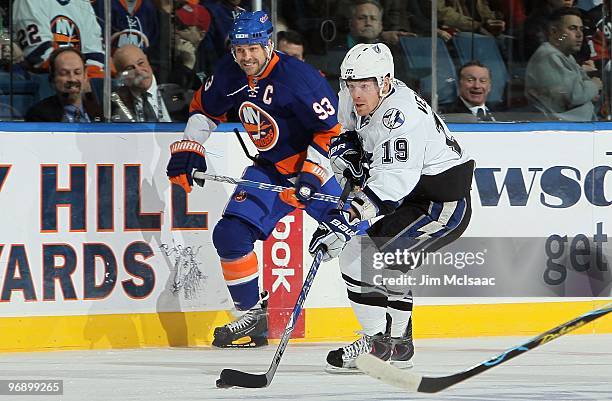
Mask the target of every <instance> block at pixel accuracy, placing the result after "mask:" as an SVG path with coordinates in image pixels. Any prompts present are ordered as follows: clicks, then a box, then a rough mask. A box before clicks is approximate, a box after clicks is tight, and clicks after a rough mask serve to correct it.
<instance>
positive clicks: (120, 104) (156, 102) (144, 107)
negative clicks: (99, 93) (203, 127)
mask: <svg viewBox="0 0 612 401" xmlns="http://www.w3.org/2000/svg"><path fill="white" fill-rule="evenodd" d="M113 63H114V65H115V68H116V69H117V74H118V76H119V77H121V81H122V82H123V86H121V87H119V88H118V89H117V91H116V92H114V94H113V95H112V100H113V104H114V108H113V121H149V122H171V121H172V119H171V117H170V114H169V113H168V108H167V106H166V104H165V101H164V99H163V97H162V93H161V92H160V91H159V88H158V86H157V81H156V79H155V75H153V70H152V69H151V65H150V64H149V60H148V58H147V56H146V55H145V54H144V52H143V51H142V49H140V48H139V47H138V46H135V45H125V46H122V47H120V48H119V49H117V51H115V54H114V55H113ZM118 98H119V99H118ZM185 119H186V118H185Z"/></svg>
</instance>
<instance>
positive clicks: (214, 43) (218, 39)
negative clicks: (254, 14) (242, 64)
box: [200, 0, 251, 58]
mask: <svg viewBox="0 0 612 401" xmlns="http://www.w3.org/2000/svg"><path fill="white" fill-rule="evenodd" d="M201 3H202V5H203V6H205V7H206V8H207V9H208V11H210V14H211V16H212V24H211V27H210V31H209V32H208V34H207V35H206V39H205V40H204V41H203V45H206V46H208V47H209V48H214V51H215V55H216V58H221V57H223V55H225V54H226V53H227V52H228V50H229V48H228V44H227V40H228V37H227V35H228V33H229V31H230V30H231V28H232V26H233V25H234V19H235V18H236V17H237V16H238V14H240V13H241V12H243V11H244V10H245V9H250V7H249V6H250V3H251V2H250V1H248V0H203V1H201ZM200 53H202V52H200ZM202 56H203V55H202Z"/></svg>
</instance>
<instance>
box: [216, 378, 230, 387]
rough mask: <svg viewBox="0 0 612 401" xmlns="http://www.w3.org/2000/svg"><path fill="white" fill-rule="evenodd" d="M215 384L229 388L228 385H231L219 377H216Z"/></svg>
mask: <svg viewBox="0 0 612 401" xmlns="http://www.w3.org/2000/svg"><path fill="white" fill-rule="evenodd" d="M215 384H216V385H217V388H230V387H232V385H231V384H227V383H226V382H224V381H223V380H221V379H217V382H216V383H215Z"/></svg>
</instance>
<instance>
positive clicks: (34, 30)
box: [13, 0, 104, 78]
mask: <svg viewBox="0 0 612 401" xmlns="http://www.w3.org/2000/svg"><path fill="white" fill-rule="evenodd" d="M13 10H14V11H13V18H14V23H15V31H16V33H17V41H18V42H19V46H20V47H21V49H22V50H23V53H24V57H25V59H26V61H27V63H28V64H29V67H30V68H31V69H32V70H34V71H37V72H40V71H46V70H47V69H48V66H49V56H50V54H51V52H52V51H53V49H57V48H59V47H65V46H72V47H75V48H76V49H77V50H78V51H79V52H80V53H81V54H83V56H84V57H85V60H86V61H85V62H86V68H87V75H88V77H89V78H96V77H97V78H102V77H103V67H104V53H103V51H102V33H101V30H100V26H99V25H98V23H97V21H96V14H95V13H94V10H93V7H92V6H91V3H90V2H89V1H70V2H67V1H41V0H15V2H14V3H13Z"/></svg>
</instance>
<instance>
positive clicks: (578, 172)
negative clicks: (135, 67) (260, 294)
mask: <svg viewBox="0 0 612 401" xmlns="http://www.w3.org/2000/svg"><path fill="white" fill-rule="evenodd" d="M25 128H26V125H22V124H11V123H6V124H2V125H0V130H2V131H3V132H1V133H0V210H1V212H0V227H1V228H2V229H1V230H0V272H2V274H1V275H0V279H1V280H2V281H1V283H0V291H1V292H0V316H1V319H0V350H2V351H30V350H48V349H93V348H122V347H138V346H167V345H171V346H181V345H191V346H196V345H207V344H210V342H211V340H212V339H211V333H212V329H213V328H214V327H215V326H217V325H220V324H223V323H225V322H227V321H228V319H229V314H228V313H227V312H226V310H228V309H229V308H230V306H231V301H230V300H229V294H228V292H227V289H226V288H225V285H224V282H223V279H222V275H221V273H220V266H219V262H218V257H217V255H216V252H215V249H214V247H213V244H212V241H211V235H212V229H213V227H214V225H215V223H216V221H218V220H219V218H220V216H221V214H222V212H223V208H224V206H225V203H226V202H227V200H228V199H229V197H230V196H231V195H232V192H233V190H234V187H232V186H231V185H227V184H220V183H214V182H207V183H206V186H205V187H204V189H201V188H199V187H196V188H195V189H194V190H193V191H192V192H191V193H190V194H189V195H187V194H185V193H184V192H183V191H182V190H180V189H179V188H176V187H175V188H171V187H170V185H169V182H168V180H167V178H166V176H165V166H166V163H167V159H168V146H169V144H170V143H172V142H173V141H174V140H177V139H179V138H180V132H181V130H182V126H181V125H178V124H170V125H154V124H150V125H147V124H144V125H143V124H139V125H127V124H126V125H99V124H97V125H96V124H70V125H60V124H50V125H42V124H41V125H36V124H29V125H27V130H26V129H25ZM221 128H222V130H223V131H227V132H216V133H214V134H213V135H212V137H211V139H210V141H209V142H208V143H207V144H206V148H207V152H208V165H209V172H210V173H213V174H221V175H227V176H232V177H239V176H240V174H241V172H242V170H243V169H244V167H245V166H247V165H248V164H247V159H246V158H245V157H244V155H243V153H242V151H241V150H240V147H239V146H238V144H237V141H236V138H235V137H234V134H232V133H231V130H232V129H233V128H234V126H233V125H225V126H222V127H221ZM451 129H452V130H453V132H454V135H455V136H456V137H457V139H458V140H459V142H460V143H461V144H462V146H463V147H464V148H466V149H467V150H468V151H469V152H470V153H471V154H472V155H473V156H474V158H475V159H476V160H477V173H476V178H475V181H474V186H473V189H472V207H473V217H472V221H471V223H470V226H469V228H468V231H466V233H465V236H466V237H538V238H551V237H552V236H558V237H559V238H563V237H564V236H568V237H570V238H571V237H577V236H578V235H580V234H582V235H583V236H584V237H585V238H586V239H587V241H589V240H590V243H591V244H594V243H597V240H598V241H599V244H600V245H602V249H603V253H604V255H610V246H609V245H608V242H607V236H606V233H607V232H608V231H609V229H610V227H612V213H610V204H612V189H611V187H612V186H611V185H610V182H612V181H611V180H612V178H611V177H612V173H611V174H608V172H610V170H612V167H610V166H611V160H612V127H609V126H608V125H607V124H605V123H597V124H493V125H486V126H484V125H461V126H451ZM243 135H244V134H243ZM251 150H252V152H254V151H255V149H254V148H253V149H251ZM315 227H316V224H315V223H314V221H312V220H311V219H310V218H309V217H307V216H302V214H301V213H297V214H294V215H290V216H288V217H286V218H285V219H283V220H282V221H281V222H280V223H279V225H278V226H277V229H276V230H275V232H274V233H273V235H272V236H271V237H270V238H269V239H268V240H267V241H266V242H265V243H264V244H261V245H258V246H257V248H256V252H257V254H258V258H259V261H260V268H261V270H262V272H263V274H262V278H263V284H264V286H265V288H267V289H269V290H270V291H271V292H273V295H272V297H271V304H270V308H271V322H272V323H271V332H272V333H273V336H276V337H278V335H279V333H280V332H281V330H282V328H283V327H284V324H285V321H286V318H287V315H288V313H289V312H290V310H291V308H292V306H293V304H294V302H295V299H296V297H297V294H298V293H299V290H300V287H301V279H302V277H303V276H305V274H306V271H307V269H308V268H309V266H310V262H311V258H310V256H309V255H308V253H307V250H306V248H307V247H306V246H305V244H307V242H308V240H309V238H310V235H311V234H312V232H313V231H314V229H315ZM555 238H556V237H555ZM602 238H603V239H602ZM604 239H605V240H604ZM570 242H571V241H569V242H567V244H568V245H569V243H570ZM606 252H607V253H606ZM611 261H612V259H611ZM611 263H612V262H611ZM606 274H607V272H604V279H606V277H609V276H608V275H606ZM517 281H519V282H517V283H516V286H522V285H524V284H525V283H521V282H520V280H517ZM475 294H478V293H475ZM486 294H487V296H486V297H478V298H473V297H465V296H461V297H459V296H453V297H439V296H434V297H421V298H418V297H417V299H416V300H415V302H416V305H417V306H416V307H415V336H416V337H455V336H457V337H458V336H483V335H522V334H535V333H538V332H541V331H543V330H546V329H547V328H550V327H552V326H554V325H556V324H557V323H559V322H561V321H563V320H566V319H569V318H572V317H574V316H575V315H577V314H579V313H581V312H584V311H587V310H589V309H592V308H594V307H596V306H599V305H602V304H604V303H605V302H606V301H605V299H609V298H611V297H610V283H609V282H605V283H604V285H603V286H602V285H600V286H599V287H598V293H597V295H596V296H589V297H571V298H569V297H560V296H552V295H551V296H538V297H533V296H530V297H504V292H500V293H499V294H493V296H491V294H490V293H486ZM557 295H558V294H557ZM562 295H563V294H562ZM566 295H567V293H566ZM499 297H502V298H499ZM611 320H612V319H602V321H601V322H597V323H596V324H593V325H591V326H588V327H585V328H583V329H581V332H589V333H591V332H608V333H610V332H612V321H611ZM358 329H359V327H358V324H357V322H356V320H355V318H354V315H353V313H352V311H351V309H350V308H349V307H348V301H347V299H346V290H345V288H344V284H343V282H342V280H341V278H340V274H339V271H338V265H337V263H336V262H330V263H328V264H324V265H323V266H321V268H320V269H319V273H318V275H317V278H316V280H315V284H314V285H313V288H312V291H311V293H310V295H309V298H308V300H307V303H306V310H305V317H304V318H303V319H302V320H301V321H300V323H299V324H298V326H297V328H296V331H295V337H296V339H297V341H331V340H334V341H335V340H345V339H349V338H352V337H354V335H355V331H356V330H358Z"/></svg>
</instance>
